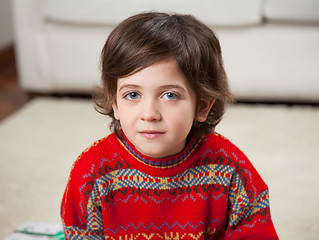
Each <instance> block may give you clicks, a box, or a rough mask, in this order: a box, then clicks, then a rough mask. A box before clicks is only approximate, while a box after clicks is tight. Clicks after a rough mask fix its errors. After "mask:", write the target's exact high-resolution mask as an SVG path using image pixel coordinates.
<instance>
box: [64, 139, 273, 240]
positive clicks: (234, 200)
mask: <svg viewBox="0 0 319 240" xmlns="http://www.w3.org/2000/svg"><path fill="white" fill-rule="evenodd" d="M61 217H62V220H63V225H64V231H65V236H66V238H67V239H75V240H77V239H112V240H128V239H132V240H133V239H138V240H139V239H140V240H145V239H150V240H156V239H165V240H166V239H174V240H178V239H278V237H277V235H276V232H275V229H274V226H273V224H272V220H271V216H270V210H269V197H268V188H267V185H266V184H265V183H264V181H263V180H262V179H261V177H260V176H259V174H258V173H257V171H256V170H255V168H254V167H253V166H252V165H251V163H250V162H249V160H248V159H247V157H246V156H245V155H244V154H243V153H242V152H241V151H240V150H239V149H238V148H237V147H236V146H234V145H233V144H232V143H231V142H230V141H228V140H227V139H226V138H224V137H223V136H221V135H219V134H216V133H213V134H211V135H209V136H207V137H205V138H203V139H196V138H193V139H191V140H190V141H189V143H188V144H187V146H186V147H185V149H184V151H183V152H181V153H180V154H178V155H177V156H174V157H169V158H164V159H152V158H149V157H147V156H143V155H142V154H141V153H139V152H138V151H137V150H136V149H135V148H134V146H133V145H132V144H131V143H130V142H129V141H128V140H127V139H126V138H125V136H124V135H123V133H122V134H121V137H120V138H117V137H116V136H115V134H111V135H110V136H109V137H107V138H104V139H101V140H99V141H97V142H95V143H94V144H93V145H92V146H91V147H89V148H88V149H86V150H85V151H84V152H83V153H82V154H81V155H80V156H79V158H78V159H77V161H76V162H75V163H74V165H73V168H72V170H71V173H70V177H69V181H68V184H67V187H66V190H65V193H64V196H63V200H62V206H61Z"/></svg>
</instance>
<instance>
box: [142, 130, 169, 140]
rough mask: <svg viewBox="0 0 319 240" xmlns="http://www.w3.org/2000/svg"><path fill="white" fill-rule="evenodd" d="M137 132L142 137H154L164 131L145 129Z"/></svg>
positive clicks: (162, 133) (161, 134)
mask: <svg viewBox="0 0 319 240" xmlns="http://www.w3.org/2000/svg"><path fill="white" fill-rule="evenodd" d="M139 134H140V135H141V136H142V137H145V138H146V139H155V138H158V137H160V136H163V135H164V134H165V132H161V131H150V130H145V131H140V132H139Z"/></svg>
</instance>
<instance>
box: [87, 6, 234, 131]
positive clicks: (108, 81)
mask: <svg viewBox="0 0 319 240" xmlns="http://www.w3.org/2000/svg"><path fill="white" fill-rule="evenodd" d="M169 57H173V58H175V59H176V61H177V63H178V65H179V67H180V69H181V71H182V72H183V73H184V75H185V77H186V79H187V80H188V81H189V83H190V85H191V86H192V88H193V90H194V92H195V94H196V97H197V104H198V102H199V100H201V99H207V100H214V99H216V101H215V103H214V105H213V107H212V109H211V111H210V112H209V114H208V117H207V120H206V121H205V122H200V123H196V124H194V126H193V128H192V131H194V132H196V133H198V134H203V133H209V132H212V131H214V129H215V126H216V125H217V124H218V123H219V122H220V120H221V119H222V116H223V114H224V112H225V106H226V104H227V103H229V102H231V101H232V95H231V93H230V91H229V87H228V81H227V76H226V73H225V70H224V67H223V60H222V55H221V48H220V44H219V41H218V38H217V37H216V35H215V34H214V32H213V31H212V30H211V29H210V28H209V27H207V26H206V25H205V24H203V23H201V22H200V21H198V20H197V19H196V18H195V17H193V16H191V15H181V14H173V15H170V14H167V13H159V12H146V13H141V14H137V15H134V16H132V17H129V18H127V19H126V20H124V21H123V22H121V23H120V24H119V25H118V26H117V27H115V29H114V30H113V31H112V32H111V33H110V35H109V36H108V39H107V40H106V43H105V45H104V47H103V50H102V53H101V67H102V86H96V87H95V88H94V89H93V99H94V102H95V105H96V109H97V111H98V112H100V113H102V114H105V115H108V116H110V117H111V118H112V119H113V121H112V123H111V128H113V130H114V131H115V133H116V132H117V131H118V130H119V129H120V123H119V121H118V120H116V119H115V118H114V112H113V109H112V104H113V103H114V101H115V98H116V91H117V79H118V78H121V77H125V76H128V75H131V74H133V73H136V72H138V71H139V70H142V69H144V68H146V67H148V66H150V65H152V64H154V63H156V62H158V61H160V60H164V59H166V58H169Z"/></svg>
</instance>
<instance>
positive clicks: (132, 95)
mask: <svg viewBox="0 0 319 240" xmlns="http://www.w3.org/2000/svg"><path fill="white" fill-rule="evenodd" d="M139 97H140V95H139V94H138V93H137V92H130V93H128V94H126V95H125V96H124V98H127V99H129V100H135V99H138V98H139Z"/></svg>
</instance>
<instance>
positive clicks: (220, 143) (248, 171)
mask: <svg viewBox="0 0 319 240" xmlns="http://www.w3.org/2000/svg"><path fill="white" fill-rule="evenodd" d="M203 141H204V144H203V145H204V146H205V147H204V149H206V152H207V153H210V155H211V158H212V161H213V164H216V165H218V166H219V167H222V166H223V167H224V168H228V169H232V171H231V172H232V177H233V178H237V179H238V180H239V179H240V180H242V181H244V182H245V183H246V186H249V185H258V186H260V187H261V188H264V189H267V185H266V184H265V182H264V181H263V179H262V178H261V176H260V174H259V173H258V172H257V170H256V169H255V167H254V166H253V164H252V163H251V161H250V160H249V159H248V157H247V156H246V154H245V153H244V152H243V151H242V150H241V149H239V148H238V147H237V146H236V145H235V144H234V143H232V142H231V141H230V140H229V139H227V138H226V137H224V136H223V135H221V134H218V133H216V132H214V133H212V134H210V135H208V136H206V137H205V139H204V140H203Z"/></svg>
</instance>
